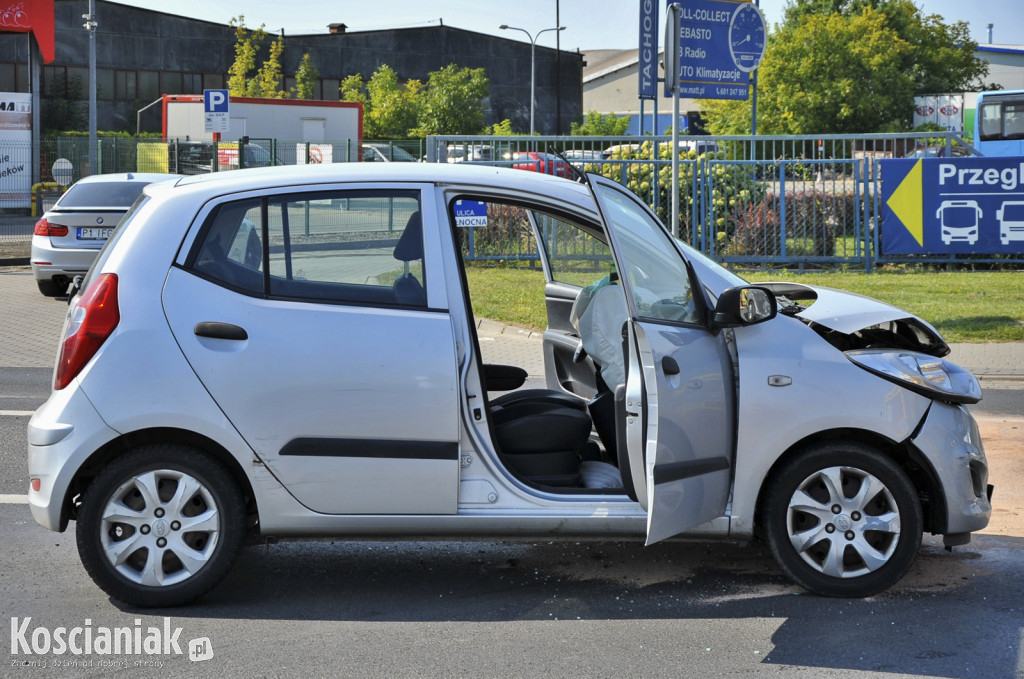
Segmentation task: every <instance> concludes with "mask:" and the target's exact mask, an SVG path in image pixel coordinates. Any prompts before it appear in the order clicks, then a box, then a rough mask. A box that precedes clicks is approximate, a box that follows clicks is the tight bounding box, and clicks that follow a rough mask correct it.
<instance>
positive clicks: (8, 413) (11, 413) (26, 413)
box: [0, 410, 35, 417]
mask: <svg viewBox="0 0 1024 679" xmlns="http://www.w3.org/2000/svg"><path fill="white" fill-rule="evenodd" d="M33 413H35V411H34V410H0V417H32V414H33Z"/></svg>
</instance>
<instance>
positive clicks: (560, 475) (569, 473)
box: [453, 201, 632, 495]
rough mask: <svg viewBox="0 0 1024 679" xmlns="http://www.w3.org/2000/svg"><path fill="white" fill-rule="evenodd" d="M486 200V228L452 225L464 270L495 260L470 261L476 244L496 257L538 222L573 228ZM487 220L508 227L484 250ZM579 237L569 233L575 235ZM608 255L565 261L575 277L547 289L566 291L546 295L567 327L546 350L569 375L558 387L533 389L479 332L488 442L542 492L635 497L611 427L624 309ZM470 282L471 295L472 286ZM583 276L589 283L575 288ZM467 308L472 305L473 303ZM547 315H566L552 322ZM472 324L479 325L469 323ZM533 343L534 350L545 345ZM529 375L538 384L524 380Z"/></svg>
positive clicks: (527, 236)
mask: <svg viewBox="0 0 1024 679" xmlns="http://www.w3.org/2000/svg"><path fill="white" fill-rule="evenodd" d="M453 202H454V201H453ZM487 205H488V214H489V215H490V216H492V218H491V219H489V220H488V225H487V226H486V227H484V228H483V229H481V228H479V227H477V228H473V229H472V231H473V233H472V234H470V233H469V232H470V231H471V229H468V228H459V227H456V229H455V231H456V233H455V236H456V242H457V243H458V244H459V247H460V248H461V250H462V255H463V257H462V263H463V268H464V271H465V269H467V268H471V267H481V266H493V263H492V262H494V261H495V260H494V259H492V260H484V261H480V260H478V259H476V257H477V252H479V251H482V250H488V249H489V251H490V253H491V256H492V257H493V256H494V253H495V252H500V250H502V249H503V248H502V247H501V246H502V245H504V246H506V247H507V246H509V245H510V244H512V243H517V244H519V245H520V246H521V247H523V248H536V247H537V245H536V239H535V238H534V237H533V233H532V232H533V228H532V224H533V223H534V222H535V220H542V221H544V220H557V221H558V224H559V228H558V231H559V233H560V234H567V233H571V231H567V229H571V230H575V229H574V228H573V227H574V226H575V225H572V224H570V223H569V222H567V221H566V220H565V218H563V217H555V216H552V215H541V214H538V213H534V212H532V211H530V210H527V209H524V208H518V207H514V206H507V205H502V204H497V203H488V204H487ZM492 227H493V228H495V230H496V231H499V230H500V231H504V234H503V236H504V237H503V238H499V239H498V240H500V241H501V242H494V239H491V241H492V242H490V243H489V245H491V246H494V247H491V248H488V247H486V246H485V243H484V241H487V240H488V236H489V235H496V234H485V233H484V231H485V230H486V229H489V228H492ZM581 233H582V232H581ZM471 235H472V240H473V241H474V242H473V243H472V249H471V247H470V245H471V244H470V236H471ZM548 235H549V236H550V238H548V239H546V240H547V241H548V242H547V245H548V246H549V248H551V249H553V250H555V251H558V250H559V247H560V246H559V245H557V244H555V243H554V242H553V241H554V239H556V236H554V235H553V232H549V234H548ZM578 235H579V234H573V238H578ZM593 236H594V234H590V235H588V236H586V238H585V239H589V238H592V237H593ZM552 246H553V247H552ZM532 252H538V253H539V252H541V251H540V250H537V249H534V250H532ZM510 254H511V253H508V252H506V253H504V254H499V255H497V257H508V256H509V255H510ZM604 254H605V256H601V257H594V256H592V255H591V256H588V257H578V258H577V261H575V262H571V264H570V265H569V266H567V268H572V269H578V270H574V271H571V274H572V275H571V276H570V275H566V276H565V277H566V278H571V279H572V280H573V281H575V282H577V283H578V284H568V283H563V284H561V285H556V286H551V285H550V284H549V285H548V286H547V287H548V288H552V289H555V290H557V291H558V292H559V293H560V296H561V297H562V298H563V299H559V300H557V301H556V300H552V299H550V298H549V299H548V300H547V302H548V304H547V306H548V315H549V325H553V326H559V327H562V328H564V339H565V346H563V347H561V350H560V351H558V350H557V348H555V350H553V352H552V353H554V354H556V355H555V356H554V362H555V363H556V365H559V366H560V368H565V369H564V370H563V369H556V372H557V373H560V376H564V377H565V379H559V382H560V384H561V385H562V387H563V388H562V389H551V388H548V387H547V386H544V387H540V386H536V384H535V383H536V382H538V379H537V377H538V376H537V375H536V374H534V375H532V376H531V375H530V374H529V372H528V370H526V369H525V368H523V367H522V366H514V365H506V364H503V363H500V362H496V361H495V359H492V358H490V357H489V353H490V351H489V350H490V349H491V343H488V342H481V341H480V340H479V338H478V337H475V339H476V342H475V345H476V350H477V361H478V363H479V365H481V377H482V383H483V384H484V385H485V389H486V391H487V413H488V425H489V427H490V431H491V440H492V441H493V442H494V443H495V445H496V447H497V449H498V454H499V456H500V458H501V461H502V462H503V463H504V465H505V467H506V468H507V469H508V471H509V472H511V473H512V474H513V475H514V476H515V477H516V478H518V479H519V480H520V481H522V482H524V483H525V484H527V485H529V486H531V487H534V488H537V489H540V490H544V491H548V492H554V493H562V494H617V495H622V494H632V489H631V484H629V483H628V480H627V481H624V480H623V474H627V475H628V470H629V465H628V460H627V459H620V455H621V456H625V455H626V450H625V445H622V446H620V445H618V437H619V436H620V435H621V432H620V431H619V429H621V428H618V427H616V417H617V411H618V412H619V413H621V414H622V416H623V417H624V416H625V415H624V413H625V396H624V394H625V384H624V383H625V374H626V370H625V359H624V357H625V345H624V340H623V324H624V323H625V321H626V319H627V317H628V312H627V308H626V301H625V297H624V294H623V289H622V287H621V286H620V285H619V284H618V277H617V275H616V274H615V272H614V271H610V272H608V273H605V271H606V270H607V269H608V268H609V267H610V266H611V264H610V263H611V257H610V251H607V250H606V251H605V253H604ZM542 256H543V255H542ZM571 259H572V255H569V256H563V257H562V260H563V265H565V264H566V263H567V262H570V260H571ZM498 261H500V260H498ZM505 261H507V260H505ZM527 266H528V268H531V267H529V265H527ZM532 268H533V269H534V270H538V269H540V266H539V263H538V262H536V261H534V264H533V267H532ZM612 268H613V267H612ZM567 273H568V272H567ZM538 278H539V277H538ZM466 280H467V283H466V285H467V289H468V290H469V298H470V300H471V301H472V299H473V289H472V285H470V284H469V283H468V278H466ZM587 281H590V282H589V283H588V284H586V285H580V284H582V283H586V282H587ZM538 294H541V292H540V290H539V289H538ZM469 306H470V308H472V304H470V305H469ZM553 314H554V315H557V316H560V317H562V316H564V318H559V319H558V320H555V319H552V315H553ZM470 325H471V327H474V328H475V323H471V324H470ZM474 335H475V332H474ZM536 344H537V351H538V352H540V351H541V343H539V342H538V343H536ZM548 350H549V351H551V350H552V349H550V348H549V349H548ZM563 364H564V365H563ZM569 373H572V374H573V375H572V376H570V375H569ZM528 381H532V382H533V383H534V384H527V382H528ZM617 401H619V404H618V406H619V407H617V405H616V402H617ZM620 469H622V470H624V471H620Z"/></svg>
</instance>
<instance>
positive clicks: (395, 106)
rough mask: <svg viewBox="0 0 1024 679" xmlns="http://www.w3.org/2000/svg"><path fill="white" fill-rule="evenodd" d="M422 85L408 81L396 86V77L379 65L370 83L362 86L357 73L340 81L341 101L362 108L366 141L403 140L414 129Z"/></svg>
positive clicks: (385, 67)
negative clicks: (358, 104) (361, 106)
mask: <svg viewBox="0 0 1024 679" xmlns="http://www.w3.org/2000/svg"><path fill="white" fill-rule="evenodd" d="M422 89H423V84H422V83H421V82H420V81H419V80H409V81H407V82H406V83H405V84H404V85H403V84H401V83H399V82H398V74H397V73H395V70H394V69H393V68H391V67H390V66H388V65H387V64H382V65H381V66H380V67H379V68H378V69H377V70H376V71H374V73H373V75H372V76H370V80H369V81H368V82H366V83H365V84H364V83H363V77H362V75H360V74H359V73H356V74H355V75H350V76H348V77H346V78H345V79H344V80H342V81H341V87H340V88H339V91H340V93H341V100H342V101H351V102H358V103H361V104H362V105H363V134H364V136H365V137H366V138H367V139H405V138H407V137H409V136H411V135H412V134H413V132H414V130H415V128H416V124H417V120H418V117H419V110H420V105H421V103H422V102H421V97H420V93H421V91H422Z"/></svg>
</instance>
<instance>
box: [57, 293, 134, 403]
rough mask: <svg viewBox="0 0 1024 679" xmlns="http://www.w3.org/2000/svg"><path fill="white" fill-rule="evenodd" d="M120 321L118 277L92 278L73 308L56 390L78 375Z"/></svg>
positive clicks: (61, 357) (60, 361)
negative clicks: (90, 283)
mask: <svg viewBox="0 0 1024 679" xmlns="http://www.w3.org/2000/svg"><path fill="white" fill-rule="evenodd" d="M120 321H121V312H120V311H118V308H117V276H116V275H114V274H112V273H105V274H103V275H101V276H100V277H99V278H97V279H96V280H95V281H93V283H92V285H90V286H89V288H88V289H87V290H86V291H85V293H84V294H83V295H82V298H81V299H80V300H78V304H76V305H75V308H74V309H73V310H72V311H71V320H70V321H69V323H68V331H67V335H66V337H65V338H64V343H63V344H62V345H61V347H60V360H58V361H57V376H56V378H54V381H53V388H54V389H63V388H64V387H66V386H68V385H69V384H70V383H71V380H73V379H75V377H77V376H78V373H80V372H81V371H82V368H84V367H85V364H86V363H88V362H89V360H90V359H91V358H92V357H93V356H94V355H96V352H97V351H98V350H99V348H100V347H101V346H103V343H104V342H105V341H107V338H108V337H110V333H112V332H114V328H116V327H117V324H118V323H119V322H120Z"/></svg>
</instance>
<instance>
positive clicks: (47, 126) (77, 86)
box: [39, 73, 88, 132]
mask: <svg viewBox="0 0 1024 679" xmlns="http://www.w3.org/2000/svg"><path fill="white" fill-rule="evenodd" d="M82 89H83V87H82V77H81V76H80V75H73V76H71V77H70V78H65V77H64V74H63V73H58V74H57V75H56V76H55V77H54V79H53V81H52V82H51V83H50V84H49V90H50V96H49V98H47V99H43V107H42V112H41V114H40V121H39V123H40V125H41V126H42V128H43V129H44V130H46V131H48V132H55V131H62V130H81V129H82V128H84V127H85V126H86V122H87V121H86V117H87V113H88V112H87V110H86V108H85V106H84V105H83V104H82V101H81V100H82Z"/></svg>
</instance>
